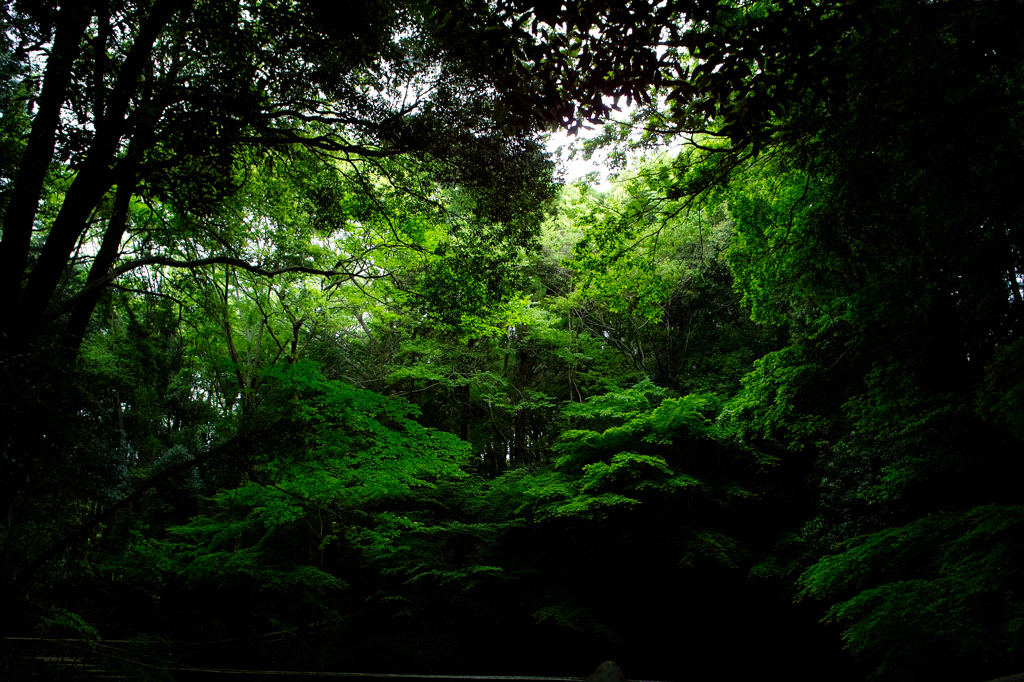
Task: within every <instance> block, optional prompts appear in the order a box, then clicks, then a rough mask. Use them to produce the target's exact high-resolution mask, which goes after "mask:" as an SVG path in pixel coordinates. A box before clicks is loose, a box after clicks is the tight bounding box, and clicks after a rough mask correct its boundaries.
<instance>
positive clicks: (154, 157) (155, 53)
mask: <svg viewBox="0 0 1024 682" xmlns="http://www.w3.org/2000/svg"><path fill="white" fill-rule="evenodd" d="M13 9H14V12H13V13H12V17H11V20H10V23H9V29H10V32H11V34H12V35H13V36H14V38H15V40H16V41H17V45H16V46H15V47H14V50H13V52H14V55H15V57H16V59H18V60H22V61H23V60H26V59H28V58H29V56H30V55H35V54H38V53H39V51H40V49H41V48H40V46H41V45H44V44H49V43H52V47H50V48H49V49H48V51H47V53H46V59H45V64H46V67H45V72H44V73H42V74H32V75H31V77H30V79H29V80H28V81H27V83H26V85H27V87H28V91H29V92H30V93H31V94H30V95H29V96H27V97H26V98H25V99H26V100H27V101H26V105H27V106H28V107H29V109H30V115H31V120H32V122H31V130H30V132H29V135H28V139H27V142H26V144H25V148H24V151H23V153H22V154H21V163H20V164H19V165H18V167H17V170H16V171H12V174H11V176H10V177H9V178H8V181H7V182H6V184H5V192H4V194H5V201H6V204H7V207H6V211H5V214H4V231H3V238H2V241H0V269H2V271H3V272H4V275H3V277H4V279H3V281H2V282H0V296H2V298H3V300H5V301H8V302H9V306H8V307H9V309H10V310H11V311H12V313H11V314H10V315H7V316H5V319H4V321H3V327H2V329H0V334H2V335H3V337H2V338H3V339H4V344H5V348H7V349H8V350H7V351H6V352H8V353H12V352H18V351H19V349H24V348H27V344H29V343H30V342H32V341H33V340H34V339H38V338H39V337H40V336H41V335H42V334H43V332H44V329H46V328H47V325H49V324H51V323H53V322H54V321H56V320H59V319H60V318H61V317H62V316H63V315H65V314H67V313H68V312H69V311H70V312H71V319H70V320H69V321H68V322H67V323H66V324H67V340H66V344H67V345H69V346H70V347H71V348H72V349H73V348H74V347H76V345H77V343H78V341H79V340H80V338H81V330H82V329H83V328H84V326H85V324H86V322H87V321H88V318H89V314H90V313H91V311H92V309H93V308H94V306H95V304H96V301H97V298H98V296H99V293H100V289H101V287H102V286H104V285H105V284H107V283H109V282H110V281H111V280H113V279H115V278H116V277H117V276H118V275H120V274H123V273H124V272H127V271H129V270H131V269H133V268H138V267H143V266H146V265H152V264H156V263H160V264H163V265H165V266H173V267H197V266H201V265H203V264H210V263H221V264H226V263H230V264H233V265H235V266H237V267H247V268H250V269H251V270H253V271H254V272H260V273H262V274H265V275H268V274H272V273H274V272H277V271H278V270H280V268H278V269H273V268H271V269H268V268H263V267H261V264H260V263H255V262H250V261H248V260H246V259H245V258H241V257H239V256H238V255H237V254H236V253H235V252H237V251H238V250H239V249H240V248H242V247H241V245H240V244H238V243H235V242H233V241H232V239H231V238H230V237H228V235H223V234H222V235H220V239H221V248H220V249H219V250H217V251H214V252H208V253H204V254H198V257H196V258H193V259H191V260H188V261H184V262H182V261H179V260H178V259H175V258H172V257H170V256H168V255H165V253H162V252H160V251H156V252H153V251H144V252H143V253H137V254H135V257H134V258H129V259H128V260H127V261H125V260H121V262H120V263H119V264H118V265H117V267H115V263H118V261H119V259H123V256H122V251H123V245H124V242H125V238H126V236H127V237H128V240H129V243H131V241H132V240H131V237H133V236H136V235H134V234H133V233H134V232H135V231H134V229H133V226H132V225H130V224H129V206H130V205H131V203H132V201H133V197H139V198H140V199H141V200H143V201H146V202H150V203H156V202H159V203H164V204H167V205H169V206H173V209H172V210H173V212H174V215H175V216H176V217H177V218H181V217H183V216H185V215H198V214H202V213H203V212H204V211H208V210H210V208H211V207H213V206H216V204H217V203H218V202H219V201H221V200H222V199H224V198H225V197H227V196H229V195H230V194H232V193H233V192H234V191H236V190H237V189H238V188H239V187H240V186H243V185H244V184H245V182H246V175H247V165H248V164H251V163H252V162H254V160H255V159H256V158H263V159H267V158H268V157H270V156H276V157H277V158H279V159H281V158H284V157H286V156H287V155H288V154H289V153H292V151H293V150H298V149H301V150H305V151H306V152H307V153H312V154H314V155H316V156H317V157H318V158H320V159H322V160H323V161H325V162H330V163H335V164H358V163H362V161H360V160H374V159H385V158H390V157H395V156H397V155H400V154H409V155H413V156H415V157H417V158H419V159H421V160H427V159H433V161H434V163H435V165H434V167H433V172H434V173H435V177H436V179H438V180H439V181H440V182H441V183H445V182H448V183H461V184H463V185H465V186H467V187H468V186H471V185H472V186H474V187H476V188H478V189H479V190H481V191H483V189H484V187H485V186H486V185H488V183H503V184H505V185H507V186H508V187H510V188H520V187H524V186H525V187H529V186H530V182H531V178H535V177H537V174H538V173H540V174H543V172H544V167H543V165H539V164H537V163H536V161H535V159H534V157H535V156H536V154H537V152H536V148H535V147H534V146H532V145H531V144H530V143H529V142H528V141H527V139H526V138H525V137H520V138H518V139H510V138H507V137H505V136H504V135H503V134H502V133H501V131H500V130H499V129H498V127H497V126H496V124H494V122H493V117H492V116H491V111H490V110H491V107H492V106H493V103H492V100H493V97H492V96H491V95H489V94H488V92H487V90H486V84H485V82H483V81H481V80H480V79H479V78H474V77H472V76H471V75H470V74H468V73H467V72H466V70H465V69H462V68H461V67H460V66H459V64H458V63H456V62H453V61H452V60H451V59H449V58H447V56H446V54H445V45H444V42H443V39H444V36H443V35H437V34H435V33H432V32H431V24H430V21H429V19H430V12H431V9H430V8H429V7H426V8H424V9H423V10H422V11H421V10H418V9H415V8H407V7H392V6H387V7H385V6H383V5H380V4H377V3H372V2H371V3H362V4H358V5H356V6H352V7H350V8H349V10H348V11H349V16H350V20H349V21H346V22H344V24H343V25H342V24H338V23H337V22H335V21H333V20H332V19H330V18H329V17H328V14H327V11H326V9H325V8H323V7H321V6H320V5H319V4H317V3H301V4H298V5H290V4H279V3H272V2H254V3H249V2H239V3H233V4H224V3H213V2H186V1H184V0H182V1H180V2H179V1H177V0H167V1H165V2H158V3H154V4H152V5H139V6H136V5H133V4H131V3H103V4H99V3H97V4H96V5H90V4H89V3H79V4H77V5H76V6H75V7H61V8H60V9H57V8H55V7H52V6H49V5H46V4H29V3H19V4H16V5H15V6H14V8H13ZM22 101H25V100H22ZM36 103H38V108H37V109H36V110H35V111H31V109H32V108H34V107H35V106H36ZM524 183H525V184H524ZM410 189H412V188H410ZM416 189H417V191H418V190H419V189H421V188H416ZM53 192H59V199H58V200H57V201H56V206H55V207H54V214H53V216H52V218H47V217H45V216H43V215H42V214H40V203H41V201H42V200H43V199H44V197H46V196H48V194H50V193H53ZM478 193H479V192H478ZM513 206H514V204H513ZM489 208H490V209H491V210H492V211H493V210H494V209H495V208H496V204H493V203H492V204H491V206H490V207H489ZM512 210H513V211H514V210H515V209H514V208H513V209H512ZM504 211H505V215H504V216H503V219H505V220H506V221H507V222H509V223H510V224H511V223H515V220H516V219H515V218H514V217H513V216H512V214H511V213H510V212H509V206H508V205H507V206H506V207H505V209H504ZM516 224H517V229H520V230H526V231H527V232H528V231H529V228H528V225H525V224H521V223H516ZM34 234H36V235H37V236H36V237H35V238H34V237H33V235H34ZM83 246H86V247H88V248H84V249H83ZM149 246H150V247H152V246H153V245H152V244H150V245H149ZM91 250H95V256H93V257H91V258H90V257H88V256H85V255H84V254H87V253H89V252H90V251H91ZM341 260H342V261H343V260H344V258H342V259H341ZM72 265H74V266H76V267H83V266H84V265H88V276H87V277H86V280H85V282H84V283H83V284H79V285H77V286H74V285H71V284H70V283H69V282H68V280H67V279H66V277H67V275H68V270H69V267H71V266H72ZM296 270H299V271H301V270H306V271H308V270H314V271H316V272H318V273H320V274H322V275H325V276H339V277H357V276H359V275H360V273H359V272H358V271H354V270H351V269H346V268H345V267H344V263H343V262H338V263H337V264H336V267H326V268H323V267H312V266H311V265H307V264H289V265H286V266H284V271H296Z"/></svg>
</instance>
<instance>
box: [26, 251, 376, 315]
mask: <svg viewBox="0 0 1024 682" xmlns="http://www.w3.org/2000/svg"><path fill="white" fill-rule="evenodd" d="M147 265H163V266H166V267H171V268H187V269H192V268H200V267H203V266H205V265H233V266H235V267H237V268H239V269H241V270H245V271H247V272H251V273H253V274H256V275H261V276H263V277H277V276H278V275H283V274H286V273H289V272H301V273H304V274H307V275H317V276H319V277H344V278H347V279H349V280H354V279H356V278H360V279H380V278H382V277H387V274H379V275H371V274H359V273H355V272H348V271H345V270H322V269H319V268H313V267H309V266H307V265H288V266H285V267H281V268H274V269H271V270H268V269H267V268H262V267H260V266H258V265H253V264H252V263H249V262H248V261H245V260H243V259H241V258H234V257H232V256H213V257H210V258H198V259H196V260H179V259H177V258H169V257H167V256H145V257H143V258H136V259H135V260H130V261H128V262H127V263H124V264H123V265H119V266H118V267H116V268H111V269H110V270H109V271H108V272H107V273H106V274H105V275H103V276H102V277H99V278H97V279H96V280H95V281H93V282H90V283H89V284H88V285H86V286H85V287H83V288H82V290H81V291H79V292H78V293H77V294H75V295H74V296H72V297H71V298H69V299H67V300H66V301H63V302H61V304H60V305H59V306H56V307H54V308H53V309H51V310H50V311H49V312H48V313H47V315H46V318H47V321H52V320H55V319H57V318H58V317H60V316H61V315H63V314H65V313H67V312H68V311H69V310H71V309H72V308H74V307H75V305H77V303H78V302H79V301H80V300H82V299H83V298H85V297H86V296H88V295H89V294H90V293H92V292H94V291H95V290H96V289H98V288H100V287H103V286H106V285H107V284H109V283H111V282H113V281H114V280H116V279H117V278H118V277H120V276H121V275H123V274H125V273H127V272H131V271H132V270H137V269H138V268H141V267H145V266H147Z"/></svg>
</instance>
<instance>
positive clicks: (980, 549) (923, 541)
mask: <svg viewBox="0 0 1024 682" xmlns="http://www.w3.org/2000/svg"><path fill="white" fill-rule="evenodd" d="M1022 524H1024V508H1022V507H1019V506H999V505H987V506H982V507H975V508H973V509H971V510H968V511H965V512H946V513H942V514H934V515H931V516H927V517H924V518H921V519H918V520H916V521H913V522H912V523H910V524H907V525H904V526H898V527H892V528H886V529H885V530H882V531H878V532H876V533H872V534H870V535H864V536H860V537H857V538H854V539H852V540H849V541H847V542H846V543H844V544H843V546H842V547H841V550H842V551H841V552H840V553H839V554H835V555H831V556H826V557H824V558H823V559H821V560H820V561H819V562H818V563H817V564H815V565H814V566H812V567H810V568H809V569H808V570H807V571H806V572H805V573H804V574H803V575H802V576H801V577H800V588H801V592H800V596H801V597H813V598H818V599H826V598H827V599H839V600H840V601H838V603H835V604H834V605H833V606H831V607H830V609H829V611H828V615H827V619H828V620H832V621H838V622H841V623H843V624H845V625H846V630H845V632H844V634H843V638H844V640H845V641H846V643H847V645H848V646H849V647H850V648H852V649H853V650H855V651H857V652H858V653H861V654H863V655H865V656H866V657H868V658H869V659H870V660H871V661H873V662H874V664H875V665H876V666H877V668H876V670H875V674H876V675H888V674H892V675H895V676H897V677H899V678H903V679H925V678H926V677H927V676H929V675H930V673H931V671H932V670H938V669H943V668H944V667H947V666H950V665H956V666H963V665H964V664H965V661H966V662H967V665H972V664H974V665H976V664H978V663H980V662H983V661H986V660H990V659H991V660H1000V661H1002V662H1003V665H1011V664H1012V662H1014V661H1016V662H1018V664H1019V661H1021V660H1022V659H1024V650H1022V649H1024V648H1022V646H1021V642H1022V641H1024V639H1022V634H1024V632H1022V630H1024V570H1022V568H1021V567H1022V566H1024V543H1022V541H1021V538H1022V537H1024V534H1022V529H1024V526H1022Z"/></svg>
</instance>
